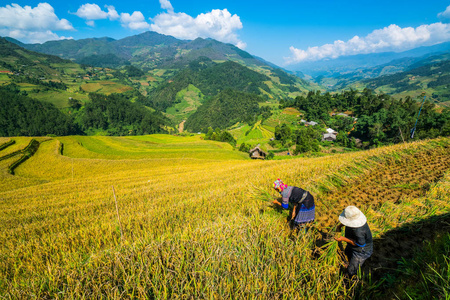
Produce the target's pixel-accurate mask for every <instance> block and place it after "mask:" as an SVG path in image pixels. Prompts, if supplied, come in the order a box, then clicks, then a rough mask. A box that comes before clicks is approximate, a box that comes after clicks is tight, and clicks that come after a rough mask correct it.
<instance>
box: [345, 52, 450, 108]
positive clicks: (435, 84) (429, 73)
mask: <svg viewBox="0 0 450 300" xmlns="http://www.w3.org/2000/svg"><path fill="white" fill-rule="evenodd" d="M448 56H449V55H448V54H447V55H445V56H437V57H432V58H430V59H428V60H422V61H419V62H416V63H415V64H413V65H411V67H410V68H409V69H408V70H407V71H404V72H400V73H396V74H392V75H385V76H380V77H378V78H374V79H366V80H362V81H360V82H359V83H355V84H353V85H351V86H353V87H355V88H361V87H367V88H370V89H374V90H375V91H378V92H384V93H388V94H391V95H396V97H406V96H411V97H413V98H416V97H418V96H419V95H421V93H422V92H425V94H426V95H427V96H428V98H429V99H430V100H432V101H433V102H435V103H439V104H441V105H445V106H449V105H450V92H449V91H448V88H450V60H446V59H445V58H448Z"/></svg>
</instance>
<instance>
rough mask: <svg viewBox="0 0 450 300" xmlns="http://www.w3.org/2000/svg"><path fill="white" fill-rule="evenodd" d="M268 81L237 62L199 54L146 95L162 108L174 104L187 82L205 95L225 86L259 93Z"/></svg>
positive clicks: (209, 95) (263, 76) (209, 94)
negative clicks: (213, 58)
mask: <svg viewBox="0 0 450 300" xmlns="http://www.w3.org/2000/svg"><path fill="white" fill-rule="evenodd" d="M268 80H270V79H269V78H268V77H267V76H265V75H262V74H260V73H257V72H255V71H252V70H250V69H248V68H246V67H244V66H242V65H240V64H238V63H235V62H232V61H227V62H224V63H220V64H217V63H214V62H213V61H211V60H210V59H208V58H206V57H203V58H200V59H198V60H197V61H194V62H191V63H190V65H189V68H187V69H184V70H183V71H181V72H180V73H178V74H177V75H175V76H174V77H173V78H172V79H171V80H170V81H168V82H167V83H164V84H161V85H160V86H159V87H158V88H156V89H155V91H153V92H151V93H150V98H151V101H152V102H153V106H155V107H157V108H160V109H162V110H165V109H166V108H168V107H170V106H172V105H173V104H174V103H175V101H176V100H177V99H176V95H177V93H178V92H180V91H181V90H183V89H185V88H187V87H188V86H189V85H190V84H192V85H194V86H195V87H197V88H198V89H199V90H200V91H201V92H202V94H203V95H204V96H206V97H211V96H215V95H217V94H218V93H220V92H221V91H222V90H225V89H229V88H231V89H234V90H238V91H242V92H247V93H253V94H256V95H261V94H262V91H264V90H266V91H268V90H269V88H268V87H267V85H266V84H265V83H264V81H268Z"/></svg>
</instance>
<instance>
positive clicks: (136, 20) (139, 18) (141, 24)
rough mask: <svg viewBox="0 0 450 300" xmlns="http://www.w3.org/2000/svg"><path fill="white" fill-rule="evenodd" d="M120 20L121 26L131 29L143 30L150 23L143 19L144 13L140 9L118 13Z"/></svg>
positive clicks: (147, 27) (148, 26)
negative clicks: (130, 12)
mask: <svg viewBox="0 0 450 300" xmlns="http://www.w3.org/2000/svg"><path fill="white" fill-rule="evenodd" d="M120 22H121V23H122V26H123V27H126V28H130V29H133V30H145V29H149V28H150V24H148V23H147V22H146V21H145V18H144V15H143V14H142V13H141V12H140V11H135V12H133V13H132V14H131V15H130V14H129V13H121V14H120Z"/></svg>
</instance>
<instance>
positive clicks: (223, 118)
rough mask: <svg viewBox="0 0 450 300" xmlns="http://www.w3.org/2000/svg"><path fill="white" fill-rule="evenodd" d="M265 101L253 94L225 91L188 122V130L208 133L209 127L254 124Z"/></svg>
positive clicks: (201, 107)
mask: <svg viewBox="0 0 450 300" xmlns="http://www.w3.org/2000/svg"><path fill="white" fill-rule="evenodd" d="M263 101H264V99H263V98H261V97H259V96H257V95H255V94H251V93H245V92H240V91H236V90H232V89H224V90H223V91H221V92H220V93H218V94H217V95H216V96H215V97H213V98H211V99H210V100H208V101H206V102H205V103H204V104H203V105H202V106H200V107H199V109H198V110H197V111H196V112H195V113H193V114H192V115H191V116H190V117H189V118H188V119H187V121H186V129H188V130H191V131H193V132H195V131H203V132H206V131H207V128H208V127H212V128H221V129H224V128H227V127H230V126H231V125H233V124H235V123H237V122H252V121H254V120H256V119H257V117H258V115H259V113H260V110H259V105H258V103H260V102H263Z"/></svg>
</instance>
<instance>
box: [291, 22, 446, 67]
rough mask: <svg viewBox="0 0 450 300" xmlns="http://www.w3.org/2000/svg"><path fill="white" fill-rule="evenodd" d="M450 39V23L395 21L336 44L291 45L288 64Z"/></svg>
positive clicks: (389, 49)
mask: <svg viewBox="0 0 450 300" xmlns="http://www.w3.org/2000/svg"><path fill="white" fill-rule="evenodd" d="M449 40H450V24H443V23H433V24H429V25H421V26H419V27H416V28H412V27H405V28H401V27H399V26H397V25H395V24H392V25H390V26H388V27H385V28H383V29H377V30H374V31H372V32H371V33H370V34H368V35H367V36H365V37H359V36H354V37H353V38H351V39H350V40H348V41H347V42H344V41H341V40H337V41H335V42H334V43H333V44H325V45H322V46H319V47H309V48H308V49H306V50H302V49H297V48H294V47H293V46H291V47H290V48H289V49H290V51H291V56H290V57H287V58H285V61H286V63H287V64H295V63H299V62H302V61H314V60H320V59H324V58H337V57H339V56H344V55H355V54H367V53H376V52H383V51H404V50H408V49H412V48H415V47H419V46H428V45H434V44H438V43H441V42H445V41H449Z"/></svg>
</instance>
